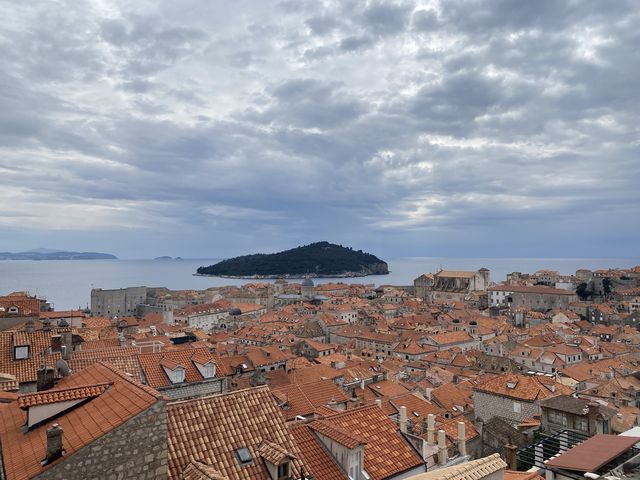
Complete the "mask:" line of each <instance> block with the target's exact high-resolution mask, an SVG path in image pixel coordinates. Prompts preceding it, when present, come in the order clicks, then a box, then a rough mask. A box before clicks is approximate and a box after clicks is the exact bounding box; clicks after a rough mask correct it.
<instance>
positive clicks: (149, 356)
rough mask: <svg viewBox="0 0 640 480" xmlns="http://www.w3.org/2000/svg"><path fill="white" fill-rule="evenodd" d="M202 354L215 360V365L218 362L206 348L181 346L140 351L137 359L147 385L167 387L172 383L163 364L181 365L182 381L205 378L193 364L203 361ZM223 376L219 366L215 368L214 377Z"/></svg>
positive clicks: (173, 366) (196, 380) (168, 365)
mask: <svg viewBox="0 0 640 480" xmlns="http://www.w3.org/2000/svg"><path fill="white" fill-rule="evenodd" d="M204 356H208V357H209V358H211V359H212V360H214V361H215V363H216V365H219V362H218V361H216V359H215V358H214V357H213V356H212V355H211V353H210V352H209V350H208V349H206V348H190V347H188V348H183V349H179V350H169V351H163V352H159V353H140V354H138V360H139V361H140V366H141V367H142V370H143V372H144V378H145V379H146V382H147V384H148V385H150V386H152V387H153V388H162V387H169V386H171V385H172V383H171V380H170V379H169V377H168V375H167V373H166V372H165V370H164V368H162V367H163V366H166V367H167V368H169V369H173V368H175V367H177V366H178V365H182V366H183V367H184V369H185V372H184V375H185V376H184V381H185V383H191V382H202V381H203V380H205V378H204V377H203V376H202V374H201V373H200V370H198V368H197V367H196V366H195V364H194V363H193V362H194V357H195V360H198V361H200V362H201V361H203V360H204ZM221 376H223V374H222V372H221V371H220V369H219V368H216V377H221Z"/></svg>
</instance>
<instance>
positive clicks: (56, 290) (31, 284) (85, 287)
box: [0, 257, 640, 310]
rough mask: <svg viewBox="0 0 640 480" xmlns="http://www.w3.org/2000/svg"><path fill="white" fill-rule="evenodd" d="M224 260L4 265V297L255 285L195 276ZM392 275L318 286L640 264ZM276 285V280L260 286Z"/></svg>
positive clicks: (524, 265)
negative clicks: (200, 269) (435, 275)
mask: <svg viewBox="0 0 640 480" xmlns="http://www.w3.org/2000/svg"><path fill="white" fill-rule="evenodd" d="M219 260H220V259H215V258H212V259H184V260H43V261H33V260H4V261H0V295H6V294H7V293H10V292H16V291H21V292H28V293H30V294H31V295H36V296H38V297H40V298H46V299H47V300H48V301H49V302H50V303H51V304H52V305H53V306H54V308H55V309H56V310H69V309H74V308H87V307H88V306H89V303H90V299H91V289H92V288H104V289H108V288H124V287H135V286H147V287H167V288H170V289H173V290H180V289H184V290H188V289H197V290H203V289H206V288H209V287H219V286H224V285H242V284H244V283H249V282H251V280H236V279H228V278H217V277H203V276H194V275H193V274H194V273H195V272H196V269H197V268H198V267H200V266H206V265H212V264H214V263H216V262H218V261H219ZM387 263H388V264H389V270H390V271H391V273H390V274H388V275H371V276H368V277H359V278H337V279H336V278H322V279H314V282H316V283H327V282H344V283H365V284H374V285H375V286H380V285H412V284H413V279H414V278H416V277H418V276H420V275H422V274H423V273H428V272H436V271H438V270H439V269H441V268H442V269H444V270H478V269H479V268H483V267H485V268H488V269H489V270H490V271H491V281H494V282H501V281H503V280H504V279H505V278H506V275H507V273H511V272H514V271H515V272H529V273H533V272H535V271H536V270H540V269H548V270H556V271H559V272H560V273H561V274H564V275H569V274H573V273H575V271H576V270H577V269H580V268H588V269H591V270H596V269H601V268H628V267H633V266H635V265H639V264H640V258H610V259H607V258H437V257H406V258H397V259H394V260H387ZM259 281H272V280H259Z"/></svg>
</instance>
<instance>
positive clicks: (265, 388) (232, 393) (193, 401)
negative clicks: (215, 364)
mask: <svg viewBox="0 0 640 480" xmlns="http://www.w3.org/2000/svg"><path fill="white" fill-rule="evenodd" d="M283 386H286V385H283ZM258 390H269V387H268V386H267V385H259V386H257V387H247V388H242V389H240V390H233V391H229V392H225V393H216V394H213V395H203V396H201V397H196V398H187V399H185V400H176V401H172V402H171V403H170V405H172V406H173V405H180V404H183V403H195V402H198V401H200V400H205V399H207V398H220V397H228V396H230V395H237V394H239V393H243V394H246V393H248V392H252V391H258Z"/></svg>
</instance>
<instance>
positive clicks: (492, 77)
mask: <svg viewBox="0 0 640 480" xmlns="http://www.w3.org/2000/svg"><path fill="white" fill-rule="evenodd" d="M637 6H638V5H637V3H636V2H633V1H624V0H616V1H614V2H603V1H601V0H593V1H576V0H562V1H549V0H536V1H510V0H492V1H478V0H472V1H462V0H428V1H427V0H425V1H377V0H376V1H364V0H358V1H350V0H345V1H322V0H313V1H307V0H284V1H265V0H257V1H245V0H234V1H232V2H228V1H225V2H223V1H217V0H181V1H180V2H176V1H173V0H170V1H157V0H154V1H144V0H136V1H133V2H132V1H130V0H127V1H111V0H94V1H87V2H78V1H77V0H70V1H65V0H59V1H55V2H53V1H52V2H15V1H0V58H2V68H1V69H0V85H1V88H0V251H22V250H27V249H32V248H42V247H46V248H59V249H66V250H81V251H102V252H109V253H113V254H115V255H118V256H119V257H122V258H151V257H155V256H160V255H171V256H178V255H179V256H182V257H190V258H203V257H208V258H211V257H226V256H233V255H240V254H245V253H253V252H272V251H277V250H282V249H286V248H291V247H295V246H298V245H303V244H306V243H310V242H314V241H320V240H327V241H331V242H335V243H340V244H343V245H348V246H352V247H354V248H356V249H364V250H367V251H370V252H371V253H374V254H376V255H379V256H383V257H388V258H397V257H402V256H454V257H518V256H519V257H637V256H638V251H639V249H638V245H639V243H640V242H639V241H640V188H639V183H640V182H639V180H640V135H639V133H640V132H639V130H640V48H638V46H639V45H640V9H638V8H637Z"/></svg>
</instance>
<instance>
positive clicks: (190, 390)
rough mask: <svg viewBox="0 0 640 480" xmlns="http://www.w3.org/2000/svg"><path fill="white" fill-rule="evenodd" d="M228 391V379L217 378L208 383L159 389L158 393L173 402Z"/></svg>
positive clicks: (185, 384)
mask: <svg viewBox="0 0 640 480" xmlns="http://www.w3.org/2000/svg"><path fill="white" fill-rule="evenodd" d="M227 390H228V387H227V378H226V377H223V378H216V379H215V380H210V381H206V382H198V383H184V384H180V385H176V386H171V387H167V388H159V389H158V391H159V392H161V393H163V394H164V395H166V396H167V397H169V398H170V399H172V400H181V399H185V398H193V397H201V396H204V395H215V394H219V393H224V392H226V391H227Z"/></svg>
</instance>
